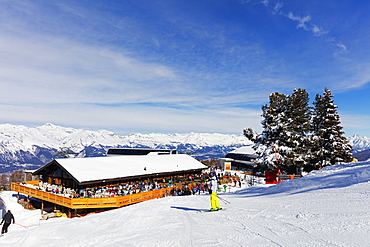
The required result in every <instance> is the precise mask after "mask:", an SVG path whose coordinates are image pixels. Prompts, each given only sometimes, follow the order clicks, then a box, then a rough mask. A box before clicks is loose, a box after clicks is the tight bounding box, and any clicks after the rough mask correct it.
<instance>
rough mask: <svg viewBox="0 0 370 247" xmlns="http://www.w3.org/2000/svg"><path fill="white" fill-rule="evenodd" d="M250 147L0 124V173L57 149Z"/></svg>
mask: <svg viewBox="0 0 370 247" xmlns="http://www.w3.org/2000/svg"><path fill="white" fill-rule="evenodd" d="M348 140H349V142H350V143H351V144H352V145H353V147H354V153H357V152H360V151H363V150H367V149H370V138H367V137H361V136H359V135H353V136H351V137H348ZM248 144H251V142H250V141H249V140H248V139H247V138H246V137H244V135H235V134H218V133H193V132H191V133H186V134H177V133H176V134H160V133H159V134H158V133H157V134H156V133H152V134H141V133H132V134H129V135H125V136H121V135H118V134H116V133H114V132H112V131H108V130H97V131H92V130H85V129H74V128H70V127H62V126H58V125H54V124H51V123H46V124H44V125H42V126H37V127H26V126H23V125H11V124H0V172H10V171H13V170H18V169H37V168H39V167H40V166H42V165H44V164H46V163H48V162H50V161H51V160H53V159H54V158H60V156H53V155H55V154H56V153H58V152H59V151H60V149H61V148H68V149H70V150H71V151H73V152H76V153H78V155H77V157H97V156H104V155H106V152H107V150H108V149H109V148H165V149H177V150H179V152H181V153H190V154H191V155H192V156H193V157H195V158H198V159H201V160H202V159H209V158H215V159H218V158H221V157H224V156H225V155H226V153H228V152H230V151H233V150H235V149H236V148H239V147H241V146H245V145H248Z"/></svg>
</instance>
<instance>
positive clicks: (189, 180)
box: [22, 174, 208, 198]
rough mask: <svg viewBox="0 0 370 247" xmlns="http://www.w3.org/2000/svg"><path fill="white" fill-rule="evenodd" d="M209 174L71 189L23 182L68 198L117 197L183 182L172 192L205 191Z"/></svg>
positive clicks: (41, 183)
mask: <svg viewBox="0 0 370 247" xmlns="http://www.w3.org/2000/svg"><path fill="white" fill-rule="evenodd" d="M207 179H208V175H207V174H202V175H198V174H195V175H188V176H186V177H172V178H170V179H165V178H163V179H161V180H158V181H151V182H147V181H139V182H127V183H122V184H114V185H107V186H96V187H91V188H86V189H77V190H76V189H71V188H67V187H65V186H62V185H56V184H49V183H47V182H43V181H40V182H39V184H38V185H33V184H28V183H23V184H22V185H24V186H27V187H30V188H33V189H37V190H41V191H44V192H48V193H53V194H57V195H60V196H64V197H68V198H103V197H116V196H125V195H131V194H136V193H141V192H147V191H152V190H157V189H163V188H168V187H173V186H174V185H178V184H181V183H183V185H182V187H180V188H179V187H176V188H173V189H172V190H171V192H170V194H171V195H191V194H193V195H194V194H200V193H201V192H203V193H205V192H206V191H207V183H205V181H207Z"/></svg>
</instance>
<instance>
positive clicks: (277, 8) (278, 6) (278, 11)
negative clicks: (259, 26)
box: [272, 2, 284, 15]
mask: <svg viewBox="0 0 370 247" xmlns="http://www.w3.org/2000/svg"><path fill="white" fill-rule="evenodd" d="M283 7H284V3H283V2H277V3H276V4H275V6H274V9H273V11H272V13H273V14H279V15H281V14H283V12H282V11H281V9H282V8H283Z"/></svg>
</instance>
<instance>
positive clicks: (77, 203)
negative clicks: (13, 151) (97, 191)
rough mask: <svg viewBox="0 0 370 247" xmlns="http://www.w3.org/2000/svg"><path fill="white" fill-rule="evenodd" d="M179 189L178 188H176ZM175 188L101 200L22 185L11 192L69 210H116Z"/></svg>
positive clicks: (160, 195) (164, 193)
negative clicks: (72, 196) (74, 196)
mask: <svg viewBox="0 0 370 247" xmlns="http://www.w3.org/2000/svg"><path fill="white" fill-rule="evenodd" d="M38 182H39V181H27V182H22V183H28V184H38ZM177 187H179V186H177ZM177 187H169V188H164V189H158V190H152V191H147V192H142V193H137V194H132V195H126V196H116V197H103V198H68V197H64V196H60V195H57V194H53V193H48V192H45V191H41V190H37V189H34V188H30V187H27V186H24V185H22V184H21V183H12V185H11V190H13V191H17V192H19V193H22V194H26V195H29V196H32V197H35V198H38V199H41V200H45V201H48V202H52V203H55V204H58V205H62V206H64V207H68V208H71V209H84V208H117V207H123V206H127V205H130V204H134V203H138V202H143V201H147V200H151V199H155V198H160V197H165V196H167V195H169V194H170V191H171V190H172V189H177Z"/></svg>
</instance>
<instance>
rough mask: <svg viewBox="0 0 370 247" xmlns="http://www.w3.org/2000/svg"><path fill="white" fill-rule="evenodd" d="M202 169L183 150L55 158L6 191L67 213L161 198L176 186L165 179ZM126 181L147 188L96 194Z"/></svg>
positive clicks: (185, 176)
mask: <svg viewBox="0 0 370 247" xmlns="http://www.w3.org/2000/svg"><path fill="white" fill-rule="evenodd" d="M205 169H207V167H206V166H205V165H203V164H202V163H201V162H199V161H197V160H196V159H194V158H192V157H191V156H189V155H186V154H166V155H158V154H156V153H148V154H147V155H113V156H107V157H93V158H70V159H55V160H53V161H51V162H49V163H48V164H46V165H44V166H43V167H41V168H39V169H38V170H36V171H35V172H33V175H38V176H39V177H40V180H37V181H25V182H21V183H13V184H12V190H14V191H17V192H19V193H22V194H26V195H28V196H31V197H33V198H38V199H39V200H41V202H42V206H41V209H42V210H43V203H44V202H48V203H52V204H54V208H57V207H59V208H58V209H60V210H61V211H65V213H68V215H69V216H70V217H72V216H75V215H77V214H86V213H89V212H95V211H97V210H101V209H111V208H118V207H122V206H126V205H129V204H133V203H137V202H140V201H145V200H150V199H154V198H159V197H163V196H166V195H168V194H169V193H170V191H171V190H173V189H174V188H176V186H180V185H181V183H177V184H176V183H173V184H169V183H168V181H184V180H181V179H180V178H187V177H189V176H196V175H200V174H201V173H202V171H203V170H205ZM132 184H135V185H140V186H144V185H145V186H146V187H148V186H149V184H150V185H151V186H152V187H151V189H150V190H145V192H140V193H135V192H134V193H124V194H123V193H122V194H118V193H116V194H112V193H111V194H109V196H107V194H106V193H105V194H104V193H102V191H104V192H106V191H108V188H109V189H112V190H113V188H114V189H115V190H117V189H118V188H122V186H124V185H125V186H127V185H130V186H131V185H132ZM182 185H183V184H182ZM86 191H88V192H89V194H87V193H86ZM99 191H100V194H99V196H97V192H99ZM109 191H110V190H109ZM91 192H94V196H91V194H90V193H91ZM82 195H83V196H82ZM61 207H62V208H61ZM66 211H67V212H66Z"/></svg>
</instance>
